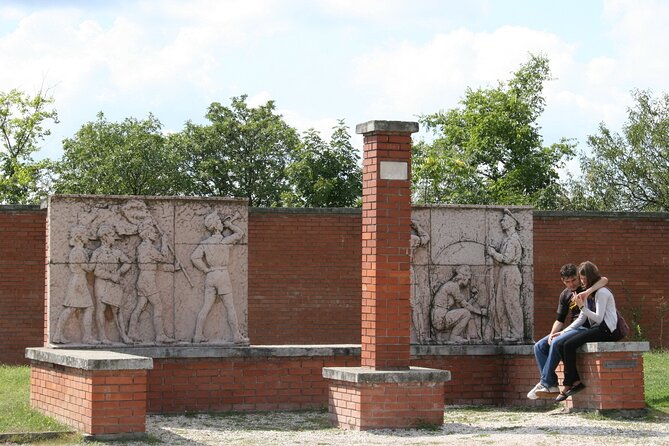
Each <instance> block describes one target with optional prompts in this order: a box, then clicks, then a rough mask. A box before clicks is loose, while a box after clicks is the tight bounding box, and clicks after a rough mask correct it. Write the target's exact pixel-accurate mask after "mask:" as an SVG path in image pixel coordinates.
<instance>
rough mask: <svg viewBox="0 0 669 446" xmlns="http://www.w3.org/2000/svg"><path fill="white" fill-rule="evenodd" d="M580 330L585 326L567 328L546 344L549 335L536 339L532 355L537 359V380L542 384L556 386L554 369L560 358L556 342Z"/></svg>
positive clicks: (559, 342) (560, 341) (558, 342)
mask: <svg viewBox="0 0 669 446" xmlns="http://www.w3.org/2000/svg"><path fill="white" fill-rule="evenodd" d="M581 330H585V327H578V328H576V329H574V330H569V331H567V332H566V333H562V334H561V335H560V336H558V337H556V338H555V339H553V342H551V343H550V345H549V344H548V337H549V336H550V335H546V336H544V337H543V338H541V339H540V340H539V341H537V342H536V344H534V357H535V359H536V360H537V365H538V366H539V373H540V374H541V380H540V381H539V382H540V383H541V384H542V385H543V386H545V387H556V386H557V385H558V378H557V374H556V373H555V369H556V368H557V365H558V363H559V362H560V360H561V359H562V357H561V356H560V349H559V348H558V344H561V343H562V342H564V341H566V340H567V339H569V338H570V337H572V336H574V335H575V334H576V333H578V332H580V331H581Z"/></svg>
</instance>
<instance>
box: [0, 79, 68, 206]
mask: <svg viewBox="0 0 669 446" xmlns="http://www.w3.org/2000/svg"><path fill="white" fill-rule="evenodd" d="M52 103H53V98H52V97H48V96H46V95H45V94H44V93H43V92H42V91H39V92H38V93H37V94H36V95H35V96H34V97H30V96H28V95H27V94H25V93H23V92H21V91H18V90H16V89H14V90H11V91H10V92H9V93H4V92H1V91H0V139H2V143H1V146H0V175H1V176H0V203H12V204H28V203H36V202H39V200H40V198H41V197H42V196H43V195H44V194H45V192H44V189H43V184H42V182H43V181H46V177H45V172H46V169H47V167H48V166H49V161H46V160H45V161H40V162H35V161H33V159H32V155H33V153H35V152H37V151H38V150H39V147H38V144H39V142H40V141H41V140H43V139H44V137H45V136H48V135H49V134H50V133H51V131H50V130H49V129H47V128H46V127H45V123H46V122H47V121H49V120H52V121H53V122H54V123H58V113H57V112H56V111H55V110H54V109H51V107H50V106H51V104H52Z"/></svg>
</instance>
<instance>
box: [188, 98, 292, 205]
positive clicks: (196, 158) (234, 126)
mask: <svg viewBox="0 0 669 446" xmlns="http://www.w3.org/2000/svg"><path fill="white" fill-rule="evenodd" d="M246 98H247V97H246V96H245V95H243V96H240V97H234V98H232V100H231V104H230V107H225V106H223V105H221V104H220V103H218V102H214V103H212V104H211V105H210V106H209V109H208V112H207V115H206V117H207V119H208V120H209V121H210V122H211V124H209V125H196V124H193V123H192V122H188V123H187V124H186V128H185V129H184V131H183V132H182V133H181V135H180V136H179V137H178V138H176V141H177V144H178V146H179V148H180V152H181V153H182V154H183V156H184V159H185V163H184V173H185V175H186V176H187V177H188V186H187V189H186V191H185V192H186V193H187V194H193V195H203V196H213V195H217V196H218V195H220V196H232V197H245V198H248V200H249V205H250V206H266V207H270V206H279V205H281V195H282V194H283V193H284V192H286V191H287V190H288V183H287V178H286V167H287V165H288V164H289V163H290V162H291V161H292V158H293V156H294V153H295V151H296V150H297V147H298V145H299V136H298V134H297V131H296V130H295V129H294V128H292V127H290V126H289V125H288V124H286V123H285V122H284V120H283V118H282V117H281V115H278V114H276V113H275V105H274V102H273V101H268V102H267V103H266V104H264V105H261V106H259V107H249V106H248V104H247V103H246Z"/></svg>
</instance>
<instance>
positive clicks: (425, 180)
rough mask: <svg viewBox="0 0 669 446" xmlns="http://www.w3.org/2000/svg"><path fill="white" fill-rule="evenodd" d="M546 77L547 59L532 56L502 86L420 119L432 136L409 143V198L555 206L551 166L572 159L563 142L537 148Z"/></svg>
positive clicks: (557, 190)
mask: <svg viewBox="0 0 669 446" xmlns="http://www.w3.org/2000/svg"><path fill="white" fill-rule="evenodd" d="M549 79H550V69H549V62H548V59H546V58H545V57H541V56H534V55H532V56H531V57H530V60H529V61H528V62H527V63H526V64H524V65H522V66H521V67H520V69H519V70H518V71H517V72H516V73H514V76H513V78H512V79H511V80H510V81H508V82H507V83H504V82H500V83H499V84H498V86H497V87H495V88H488V89H477V90H472V89H470V88H468V89H467V91H466V93H465V97H464V99H462V100H461V101H460V104H461V106H462V107H461V108H455V109H451V110H448V111H447V112H438V113H435V114H432V115H427V116H422V117H421V118H420V121H421V123H422V124H423V125H425V126H426V128H427V129H429V130H431V131H432V132H434V134H435V135H436V138H435V139H434V141H433V142H431V143H427V142H419V143H418V144H416V145H415V146H414V152H413V182H414V184H413V188H414V195H415V199H416V201H418V202H423V203H430V202H432V203H462V204H518V205H520V204H530V205H534V206H535V207H538V208H551V207H553V206H555V205H556V203H557V202H558V199H559V196H560V194H561V193H562V190H561V188H560V186H559V182H558V180H559V175H558V169H559V168H560V167H563V166H564V163H565V162H566V161H567V160H569V159H570V158H571V157H573V156H574V145H575V144H574V143H573V142H572V141H570V140H568V139H564V138H563V139H562V140H561V141H560V142H559V143H556V144H552V145H550V146H548V147H544V146H543V139H542V137H541V135H540V133H539V130H540V128H539V126H538V124H537V120H538V119H539V117H540V116H541V114H542V113H543V111H544V106H545V100H544V98H543V96H542V92H543V85H544V83H545V82H546V81H547V80H549Z"/></svg>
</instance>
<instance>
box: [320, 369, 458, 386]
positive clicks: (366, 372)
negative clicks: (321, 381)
mask: <svg viewBox="0 0 669 446" xmlns="http://www.w3.org/2000/svg"><path fill="white" fill-rule="evenodd" d="M323 378H327V379H334V380H338V381H345V382H352V383H360V384H371V383H420V382H429V383H443V382H446V381H450V380H451V372H449V371H448V370H437V369H428V368H424V367H410V368H409V369H408V370H392V371H388V370H374V369H370V368H367V367H323Z"/></svg>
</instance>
